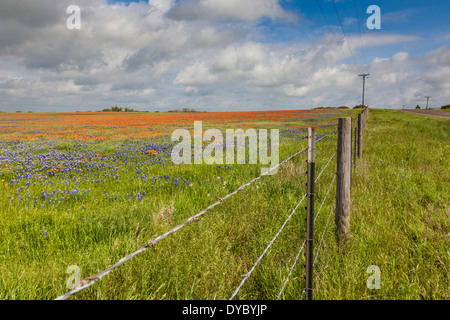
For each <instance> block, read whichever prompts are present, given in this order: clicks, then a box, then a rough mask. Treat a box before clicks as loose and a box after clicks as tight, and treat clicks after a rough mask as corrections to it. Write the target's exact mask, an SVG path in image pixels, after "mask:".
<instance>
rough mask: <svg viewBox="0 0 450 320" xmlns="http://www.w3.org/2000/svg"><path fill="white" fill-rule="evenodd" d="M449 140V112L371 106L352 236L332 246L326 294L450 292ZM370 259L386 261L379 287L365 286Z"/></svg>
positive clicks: (355, 187)
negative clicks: (340, 247)
mask: <svg viewBox="0 0 450 320" xmlns="http://www.w3.org/2000/svg"><path fill="white" fill-rule="evenodd" d="M449 141H450V126H449V120H447V119H437V118H432V119H431V118H430V117H423V116H420V115H413V114H407V113H402V112H399V111H387V110H371V111H370V118H369V120H368V122H367V128H366V134H365V137H364V150H363V159H362V160H361V161H358V163H357V167H356V170H355V172H354V176H353V181H352V215H351V237H350V241H349V244H348V247H347V248H346V250H345V251H344V252H343V254H341V255H340V254H331V253H330V259H329V262H328V264H327V265H326V267H325V271H324V278H323V280H322V281H321V282H320V284H319V288H318V293H317V297H318V298H319V299H415V300H418V299H449V298H450V290H449V267H450V233H449V232H450V223H449V222H450V208H449V195H450V188H449V186H450V171H449V168H450V163H449V159H450V146H449ZM333 252H334V253H336V252H337V250H336V249H335V248H333ZM370 265H376V266H378V267H379V268H380V271H381V289H379V290H369V289H367V287H366V281H367V279H368V277H369V276H370V274H367V273H366V270H367V267H368V266H370Z"/></svg>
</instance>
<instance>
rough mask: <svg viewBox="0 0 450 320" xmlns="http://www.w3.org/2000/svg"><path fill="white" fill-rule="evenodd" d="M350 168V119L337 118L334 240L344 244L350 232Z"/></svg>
mask: <svg viewBox="0 0 450 320" xmlns="http://www.w3.org/2000/svg"><path fill="white" fill-rule="evenodd" d="M351 166H352V119H351V118H339V123H338V145H337V168H336V213H335V223H336V238H337V240H338V241H339V242H345V240H346V239H347V237H348V233H349V231H350V175H351Z"/></svg>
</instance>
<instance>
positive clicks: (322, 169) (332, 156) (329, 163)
mask: <svg viewBox="0 0 450 320" xmlns="http://www.w3.org/2000/svg"><path fill="white" fill-rule="evenodd" d="M336 154H337V151H336V152H335V153H334V154H333V155H332V156H331V158H330V160H328V162H327V164H326V165H325V167H323V169H322V171H321V172H320V173H319V175H318V176H317V178H316V180H314V182H317V180H319V178H320V176H321V175H322V173H323V172H324V171H325V169H326V168H327V167H328V165H329V164H330V162H331V160H333V158H334V156H335V155H336Z"/></svg>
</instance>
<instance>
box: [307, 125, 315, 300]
mask: <svg viewBox="0 0 450 320" xmlns="http://www.w3.org/2000/svg"><path fill="white" fill-rule="evenodd" d="M315 166H316V133H315V128H308V180H307V181H308V182H307V185H308V188H307V189H308V190H307V197H308V198H307V199H308V200H307V201H308V203H307V207H306V208H307V211H306V251H305V255H306V277H305V290H306V300H313V263H314V253H313V251H314V179H315V178H314V177H315V169H316V168H315Z"/></svg>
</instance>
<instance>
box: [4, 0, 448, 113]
mask: <svg viewBox="0 0 450 320" xmlns="http://www.w3.org/2000/svg"><path fill="white" fill-rule="evenodd" d="M70 5H77V6H78V7H79V8H80V10H81V28H80V29H79V30H78V29H72V30H71V29H69V28H68V27H67V21H68V20H69V22H73V21H74V20H72V19H71V13H69V14H68V13H67V8H68V7H69V6H70ZM370 5H377V6H379V8H380V9H381V29H372V30H371V29H369V28H368V27H367V20H368V19H369V18H370V17H371V13H367V8H368V7H369V6H370ZM449 19H450V1H448V0H427V1H422V0H395V1H393V0H367V1H366V0H357V1H355V0H335V1H333V0H149V1H141V2H137V1H117V0H68V1H66V0H1V2H0V110H2V111H16V110H22V111H88V110H91V111H95V110H101V109H103V108H107V107H111V106H113V105H119V106H121V107H130V108H134V109H138V110H149V111H154V110H159V111H164V110H171V109H176V108H183V107H189V108H195V109H197V110H204V111H231V110H268V109H271V110H277V109H303V108H313V107H318V106H341V105H348V106H352V107H353V106H354V105H355V104H359V103H361V92H362V78H361V77H358V74H361V73H370V76H369V77H368V78H367V82H366V104H368V105H369V106H370V107H375V108H402V105H406V106H407V107H414V106H415V105H417V104H420V105H422V106H424V105H425V104H426V99H425V96H431V97H432V98H431V99H430V106H431V107H440V106H441V105H443V104H449V103H450V24H449V23H448V21H449Z"/></svg>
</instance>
